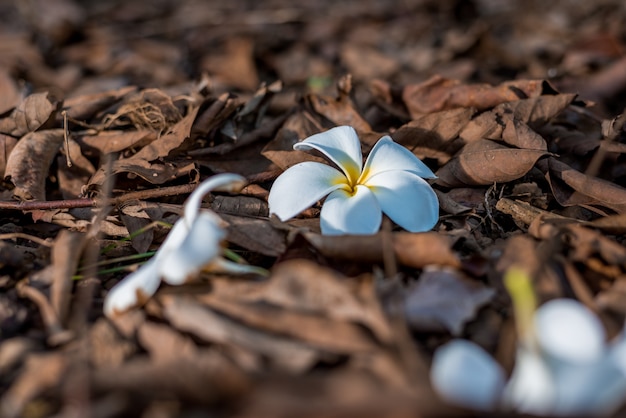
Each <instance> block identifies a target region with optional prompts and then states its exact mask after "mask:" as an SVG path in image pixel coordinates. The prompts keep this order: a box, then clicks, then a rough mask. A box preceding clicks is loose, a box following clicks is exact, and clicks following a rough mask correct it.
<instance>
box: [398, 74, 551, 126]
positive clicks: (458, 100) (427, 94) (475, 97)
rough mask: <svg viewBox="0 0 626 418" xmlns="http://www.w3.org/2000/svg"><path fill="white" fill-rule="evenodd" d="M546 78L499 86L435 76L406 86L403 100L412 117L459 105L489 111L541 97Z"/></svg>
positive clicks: (512, 82) (511, 82)
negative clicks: (496, 107)
mask: <svg viewBox="0 0 626 418" xmlns="http://www.w3.org/2000/svg"><path fill="white" fill-rule="evenodd" d="M546 84H547V82H545V81H543V80H516V81H510V82H506V83H502V84H500V85H499V86H495V87H494V86H490V85H488V84H462V83H461V82H460V81H458V80H449V79H447V78H444V77H442V76H440V75H435V76H432V77H431V78H429V79H428V80H426V81H424V82H423V83H420V84H410V85H408V86H405V87H404V90H403V91H402V99H403V100H404V103H405V105H406V107H407V108H408V109H409V112H410V113H411V117H412V118H414V119H415V118H418V117H419V116H421V115H424V114H428V113H433V112H439V111H442V110H449V109H454V108H457V107H465V108H472V107H474V108H476V109H478V110H485V109H489V108H492V107H494V106H496V105H498V104H500V103H505V102H510V101H516V100H521V99H526V98H529V97H537V96H539V95H541V94H542V93H543V92H544V90H545V89H546V88H547V86H546Z"/></svg>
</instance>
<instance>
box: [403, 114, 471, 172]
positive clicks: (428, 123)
mask: <svg viewBox="0 0 626 418" xmlns="http://www.w3.org/2000/svg"><path fill="white" fill-rule="evenodd" d="M474 113H475V112H474V110H473V109H470V108H460V109H454V110H447V111H443V112H436V113H430V114H427V115H422V116H418V117H417V118H416V119H415V120H412V121H411V122H409V123H407V124H406V125H402V126H401V127H400V128H398V130H397V131H395V132H394V133H393V134H392V135H391V137H392V138H393V140H394V141H396V142H397V143H399V144H401V145H404V146H405V147H407V148H408V149H410V150H411V151H413V153H414V154H415V155H417V156H418V157H420V158H425V157H426V158H436V159H437V160H438V161H439V163H440V164H445V163H447V162H448V161H449V160H450V158H452V156H453V155H454V154H456V153H457V152H458V151H459V150H460V149H461V148H462V147H463V141H462V140H461V139H460V138H459V132H461V130H462V129H463V128H464V127H465V125H467V123H468V122H469V121H470V119H471V117H472V116H473V115H474Z"/></svg>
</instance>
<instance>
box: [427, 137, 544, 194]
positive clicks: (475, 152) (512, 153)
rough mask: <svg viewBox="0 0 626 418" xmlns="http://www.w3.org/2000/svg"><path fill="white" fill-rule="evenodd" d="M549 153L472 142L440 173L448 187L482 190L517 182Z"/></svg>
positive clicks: (437, 181) (484, 140) (440, 177)
mask: <svg viewBox="0 0 626 418" xmlns="http://www.w3.org/2000/svg"><path fill="white" fill-rule="evenodd" d="M546 154H548V152H547V151H545V150H541V149H538V150H536V149H518V148H509V147H507V146H504V145H500V144H498V143H497V142H494V141H490V140H488V139H482V140H477V141H474V142H470V143H469V144H467V145H465V147H464V148H463V149H462V150H461V151H460V152H459V153H458V155H456V156H455V157H454V158H453V159H452V160H450V161H449V162H448V163H447V164H446V165H444V166H443V167H442V168H440V169H439V170H438V171H437V173H436V174H437V177H438V178H437V180H436V181H435V182H436V183H437V184H440V185H442V186H445V187H459V186H466V185H467V186H480V185H487V184H493V183H506V182H509V181H513V180H516V179H518V178H520V177H522V176H523V175H525V174H526V173H528V172H529V171H530V169H531V168H533V166H534V165H535V163H536V162H537V160H538V159H539V158H541V157H543V156H544V155H546Z"/></svg>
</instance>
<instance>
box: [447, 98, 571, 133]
mask: <svg viewBox="0 0 626 418" xmlns="http://www.w3.org/2000/svg"><path fill="white" fill-rule="evenodd" d="M575 98H576V95H575V94H558V95H555V96H539V97H535V98H530V99H525V100H518V101H515V102H508V103H502V104H499V105H498V106H496V107H494V108H493V110H491V111H489V112H485V113H481V114H480V115H478V116H477V117H476V118H474V119H473V120H472V121H471V122H470V123H468V124H467V126H466V127H465V128H464V129H463V130H462V131H461V133H460V134H459V136H460V137H461V138H463V139H464V140H465V141H467V142H472V141H478V140H480V139H484V138H488V139H500V138H502V132H503V131H504V129H505V127H506V125H505V123H503V122H502V117H503V115H509V116H510V117H511V118H512V119H513V120H518V121H521V122H524V123H526V124H527V125H528V126H529V127H530V128H531V129H534V130H537V129H539V128H540V127H542V126H543V125H545V124H546V123H548V122H549V121H550V119H552V118H553V117H555V116H556V115H558V114H559V113H561V112H562V111H563V110H564V109H565V108H567V107H568V106H569V105H570V104H571V103H572V102H573V101H574V99H575Z"/></svg>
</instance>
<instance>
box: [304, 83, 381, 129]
mask: <svg viewBox="0 0 626 418" xmlns="http://www.w3.org/2000/svg"><path fill="white" fill-rule="evenodd" d="M337 90H338V93H339V95H338V97H337V98H336V99H335V98H332V97H326V96H318V95H315V94H312V95H309V96H308V97H307V99H308V101H309V103H311V105H312V107H313V109H315V111H316V112H317V113H319V114H320V115H322V116H324V117H325V118H327V119H328V120H331V121H333V123H334V124H335V125H337V126H340V125H350V126H352V127H353V128H354V129H356V130H357V131H358V132H370V131H371V130H372V127H371V126H370V124H369V123H368V122H367V121H366V120H365V119H363V117H362V116H361V115H360V114H359V112H358V111H357V110H356V108H355V105H354V103H353V101H352V99H351V98H350V92H351V90H352V77H350V75H347V76H344V77H343V78H341V79H340V80H339V81H338V83H337Z"/></svg>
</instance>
